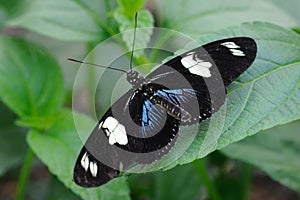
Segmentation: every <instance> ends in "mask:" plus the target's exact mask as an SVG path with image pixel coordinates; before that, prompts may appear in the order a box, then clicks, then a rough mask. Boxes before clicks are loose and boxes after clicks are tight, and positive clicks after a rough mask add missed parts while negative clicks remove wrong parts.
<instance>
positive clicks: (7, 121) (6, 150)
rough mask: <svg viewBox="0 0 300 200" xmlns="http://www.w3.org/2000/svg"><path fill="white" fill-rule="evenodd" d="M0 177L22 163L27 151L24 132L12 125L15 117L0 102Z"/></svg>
mask: <svg viewBox="0 0 300 200" xmlns="http://www.w3.org/2000/svg"><path fill="white" fill-rule="evenodd" d="M0 115H1V116H3V118H1V120H0V163H1V165H0V177H1V176H2V175H3V174H4V173H5V172H7V171H8V170H10V169H12V168H14V167H16V166H18V165H19V164H21V163H22V161H23V158H24V157H25V152H26V150H27V145H26V142H25V134H24V133H25V131H24V129H22V128H20V127H16V126H15V125H14V124H13V121H14V120H15V118H16V116H15V115H14V114H13V113H12V112H11V111H10V110H9V109H8V108H7V107H6V106H4V105H3V103H2V102H0Z"/></svg>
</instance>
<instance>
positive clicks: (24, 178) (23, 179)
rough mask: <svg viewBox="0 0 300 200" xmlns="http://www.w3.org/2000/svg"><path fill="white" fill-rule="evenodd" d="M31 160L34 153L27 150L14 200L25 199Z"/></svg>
mask: <svg viewBox="0 0 300 200" xmlns="http://www.w3.org/2000/svg"><path fill="white" fill-rule="evenodd" d="M33 159H34V153H33V151H32V150H31V149H30V148H29V149H28V151H27V153H26V157H25V161H24V164H23V166H22V169H21V173H20V176H19V181H18V188H17V195H16V200H23V199H24V197H25V190H26V185H27V182H28V178H29V173H30V169H31V165H32V161H33Z"/></svg>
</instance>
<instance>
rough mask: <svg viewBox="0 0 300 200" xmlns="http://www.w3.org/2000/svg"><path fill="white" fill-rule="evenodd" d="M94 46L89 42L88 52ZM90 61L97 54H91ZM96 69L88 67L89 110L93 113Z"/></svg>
mask: <svg viewBox="0 0 300 200" xmlns="http://www.w3.org/2000/svg"><path fill="white" fill-rule="evenodd" d="M93 48H94V45H93V44H92V43H88V44H87V53H89V52H91V51H92V50H93ZM89 58H90V61H91V62H93V61H94V60H95V55H94V54H92V56H89ZM95 74H96V70H95V68H94V67H88V68H87V74H86V76H87V90H88V112H89V113H90V114H91V113H93V109H94V105H95V103H94V98H95V96H94V88H95V82H96V77H95Z"/></svg>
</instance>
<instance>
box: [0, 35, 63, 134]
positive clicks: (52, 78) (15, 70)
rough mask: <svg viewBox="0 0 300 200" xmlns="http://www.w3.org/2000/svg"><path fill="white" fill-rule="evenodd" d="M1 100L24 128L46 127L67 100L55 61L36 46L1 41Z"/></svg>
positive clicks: (5, 40) (19, 41) (22, 42)
mask: <svg viewBox="0 0 300 200" xmlns="http://www.w3.org/2000/svg"><path fill="white" fill-rule="evenodd" d="M0 61H1V65H0V85H1V87H0V97H1V99H2V101H3V102H4V103H5V104H6V105H7V106H8V107H9V108H10V109H12V110H13V111H14V112H15V113H17V114H18V115H19V116H20V117H21V120H22V121H21V122H20V123H22V124H26V125H31V126H35V127H44V128H45V127H47V126H49V125H50V124H51V122H52V118H53V115H54V114H55V113H56V112H57V111H58V109H59V108H60V106H61V105H62V102H63V98H64V90H63V89H64V88H63V87H62V85H63V77H62V74H61V71H60V68H59V66H58V65H57V63H56V62H55V61H54V59H53V58H52V57H51V56H50V55H49V54H48V53H46V52H45V51H43V50H42V49H40V48H38V47H37V46H35V45H33V44H31V43H28V42H25V41H22V40H17V39H11V38H8V37H0Z"/></svg>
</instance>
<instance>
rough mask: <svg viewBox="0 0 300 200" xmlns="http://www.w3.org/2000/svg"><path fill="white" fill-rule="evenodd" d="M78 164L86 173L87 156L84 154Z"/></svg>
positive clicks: (87, 165)
mask: <svg viewBox="0 0 300 200" xmlns="http://www.w3.org/2000/svg"><path fill="white" fill-rule="evenodd" d="M80 163H81V166H82V167H83V168H84V169H85V171H87V169H88V168H89V157H88V156H87V153H86V152H85V154H84V155H83V156H82V158H81V161H80Z"/></svg>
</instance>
